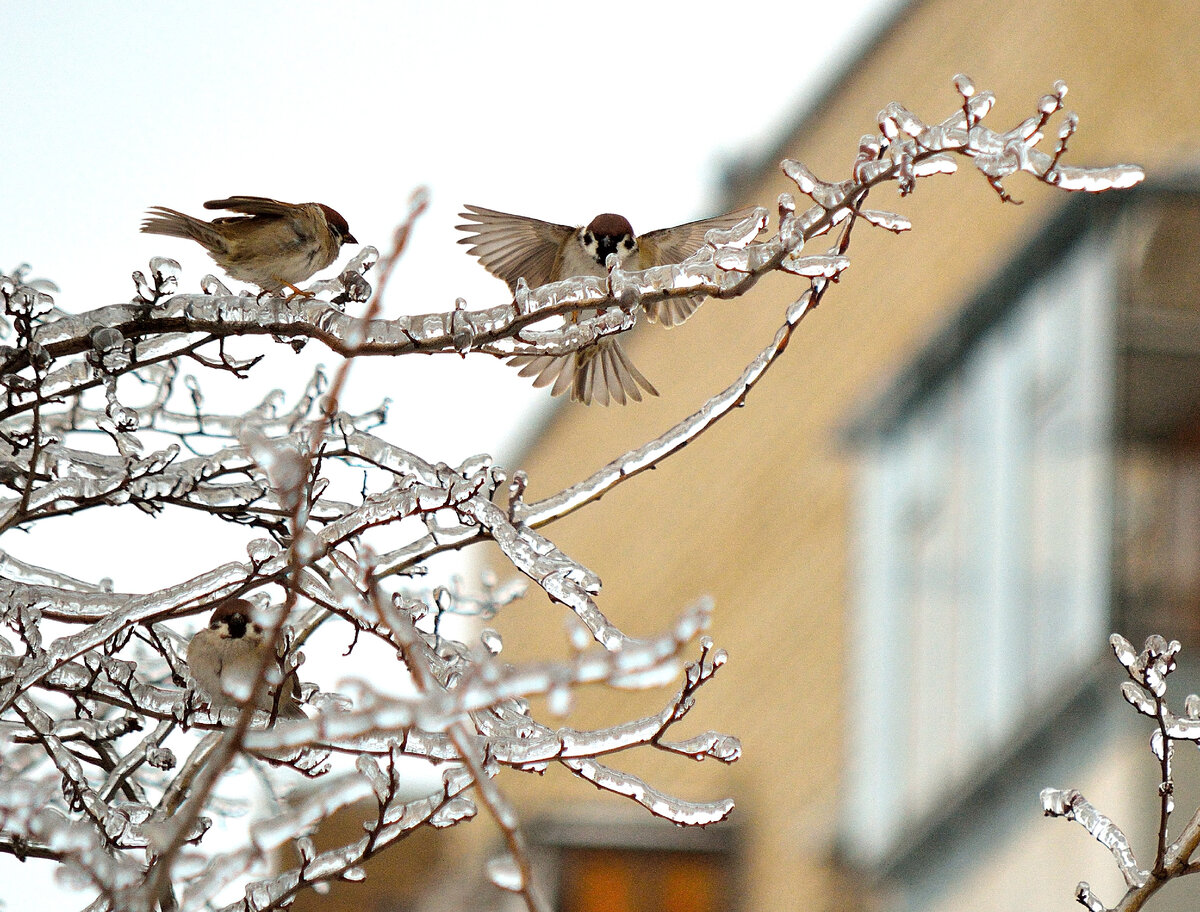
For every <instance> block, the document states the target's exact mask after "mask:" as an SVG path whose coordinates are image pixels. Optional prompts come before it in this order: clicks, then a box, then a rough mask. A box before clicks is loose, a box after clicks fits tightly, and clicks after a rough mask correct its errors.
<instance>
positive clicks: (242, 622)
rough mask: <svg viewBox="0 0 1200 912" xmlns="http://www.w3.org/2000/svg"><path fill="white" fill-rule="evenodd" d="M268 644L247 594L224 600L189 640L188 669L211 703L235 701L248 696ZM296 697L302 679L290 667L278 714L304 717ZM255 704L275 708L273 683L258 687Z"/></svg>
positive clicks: (266, 709)
mask: <svg viewBox="0 0 1200 912" xmlns="http://www.w3.org/2000/svg"><path fill="white" fill-rule="evenodd" d="M267 648H269V646H268V644H267V642H266V640H264V639H263V629H262V625H261V624H259V623H257V622H255V620H254V606H253V605H252V604H250V602H248V601H246V600H245V599H241V598H232V599H227V600H226V601H224V602H222V603H221V604H219V605H218V606H217V607H216V609H215V610H214V611H213V613H212V617H211V618H210V619H209V622H208V626H207V627H205V628H204V629H203V630H198V631H196V633H195V635H194V636H193V637H192V640H191V642H190V643H188V648H187V665H188V671H189V672H190V673H191V676H192V679H193V680H194V681H195V682H196V684H197V685H198V686H199V687H200V689H201V690H203V691H204V693H205V694H206V695H207V696H208V698H209V700H210V701H211V703H212V705H213V706H214V707H216V708H218V709H219V708H222V707H227V706H238V705H240V704H241V703H242V701H243V700H245V698H246V697H247V696H248V695H249V693H250V688H251V687H252V686H253V684H254V681H255V676H256V675H257V673H258V669H259V665H260V663H261V662H262V656H263V650H265V649H267ZM271 667H277V666H275V663H274V661H273V657H272V662H271V664H270V665H269V666H268V671H270V669H271ZM299 699H300V682H299V681H298V680H297V679H296V675H295V673H294V672H293V673H292V674H289V675H288V677H287V679H286V680H285V681H284V682H283V687H282V688H280V693H279V708H278V716H279V718H281V719H306V718H308V716H307V715H306V714H305V712H304V710H303V709H301V708H300V704H299ZM255 708H256V709H261V710H263V711H264V712H268V713H269V712H274V711H276V710H275V694H274V690H273V688H265V687H264V688H260V689H259V692H258V699H257V701H256V702H255Z"/></svg>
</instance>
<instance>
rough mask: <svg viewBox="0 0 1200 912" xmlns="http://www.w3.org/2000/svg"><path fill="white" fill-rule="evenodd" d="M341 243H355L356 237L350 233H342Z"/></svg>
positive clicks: (356, 241)
mask: <svg viewBox="0 0 1200 912" xmlns="http://www.w3.org/2000/svg"><path fill="white" fill-rule="evenodd" d="M342 243H343V244H357V243H358V238H356V237H355V236H354V235H352V234H343V235H342Z"/></svg>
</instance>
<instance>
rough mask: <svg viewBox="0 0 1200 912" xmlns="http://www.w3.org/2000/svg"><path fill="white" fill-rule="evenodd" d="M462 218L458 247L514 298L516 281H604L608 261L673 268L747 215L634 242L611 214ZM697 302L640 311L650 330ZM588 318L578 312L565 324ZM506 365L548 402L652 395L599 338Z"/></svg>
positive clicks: (616, 349)
mask: <svg viewBox="0 0 1200 912" xmlns="http://www.w3.org/2000/svg"><path fill="white" fill-rule="evenodd" d="M466 210H467V211H466V212H462V213H460V215H461V217H462V218H465V219H468V220H469V221H468V223H467V224H463V225H459V226H457V227H458V229H459V230H460V231H465V232H467V233H468V234H467V237H464V238H459V241H458V242H459V243H460V244H470V245H472V246H471V249H470V252H471V253H472V254H474V255H475V256H477V257H478V258H479V262H480V263H482V264H483V266H484V268H486V269H487V271H488V272H490V273H491V274H492V275H494V276H496V277H497V278H499V279H503V280H504V281H505V282H506V283H507V284H508V287H509V290H510V291H515V290H516V287H517V280H518V279H520V278H524V279H525V281H526V283H527V284H528V285H529V287H530V288H537V287H538V286H540V285H545V284H547V283H548V282H557V281H560V280H562V279H567V278H570V277H572V276H606V275H608V268H607V266H606V265H605V264H606V262H607V260H608V257H609V255H610V254H614V253H615V254H616V255H617V263H618V264H619V265H620V266H621V268H623V269H649V268H650V267H651V266H663V265H666V264H669V263H679V262H682V261H683V260H685V259H687V258H688V257H689V256H691V255H692V254H693V253H695V252H696V251H697V250H699V249H700V247H701V246H702V245H703V244H704V235H705V234H706V233H707V232H708V231H710V230H712V229H713V228H731V227H733V226H734V225H736V224H737V223H738V222H740V221H741V220H742V219H744V218H745V217H746V216H748V215H749V214H750V213H751V212H752V211H753V210H751V209H744V210H741V211H739V212H731V213H729V214H728V215H720V216H716V217H715V218H709V219H702V220H700V221H697V222H688V223H687V224H685V225H677V226H675V227H674V228H662V229H660V230H658V231H650V232H647V233H646V234H642V235H634V233H633V227H632V226H631V225H630V224H629V220H628V219H626V218H625V217H624V216H620V215H615V214H613V213H611V212H606V213H604V214H603V215H598V216H596V217H595V218H594V219H592V220H591V222H589V223H588V224H587V225H585V226H581V227H577V228H572V227H571V226H570V225H557V224H554V223H553V222H543V221H541V220H540V219H535V218H528V217H527V216H523V215H513V214H511V213H508V212H497V211H495V210H494V209H484V208H483V207H482V206H470V205H468V206H466ZM703 300H704V296H703V295H700V296H693V297H679V298H671V299H669V300H667V301H659V302H656V303H654V304H649V305H647V306H646V315H647V316H648V317H649V318H650V320H651V321H652V322H658V323H662V324H663V325H664V326H667V327H671V326H678V325H679V324H680V323H682V322H683V321H684V320H686V319H687V318H688V317H690V316H691V315H692V314H693V313H695V312H696V308H698V307H699V306H700V303H701V302H702V301H703ZM595 313H596V311H594V310H584V311H580V312H579V313H578V314H571V315H570V316H569V318H568V319H570V320H578V319H580V318H582V317H587V316H592V315H594V314H595ZM508 363H509V364H512V365H513V366H514V367H519V368H520V374H521V376H522V377H533V378H534V381H533V385H534V386H551V384H553V385H552V386H551V389H550V393H551V395H554V396H558V395H561V394H562V393H565V392H566V391H567V390H570V391H571V398H572V399H573V400H575V401H576V402H582V403H584V404H585V405H589V404H591V403H592V402H598V403H600V404H601V405H608V404H609V402H610V401H612V402H616V403H619V404H621V405H624V404H625V403H626V402H627V401H628V400H630V399H632V400H634V401H635V402H641V401H642V392H643V391H645V392H647V393H649V394H650V395H652V396H657V395H658V390H656V389H655V388H654V386H653V385H652V384H651V383H650V381H649V380H647V379H646V378H645V377H644V376H643V375H642V372H641V371H639V370H638V369H637V368H636V367H635V366H634V364H633V362H632V361H630V360H629V357H628V356H627V355H626V354H625V352H624V350H623V349H622V348H621V343H620V340H619V339H618V338H617V337H616V336H605V337H603V338H602V339H600V340H599V341H598V342H596V343H595V344H594V345H589V346H587V347H585V348H582V349H580V350H579V351H576V352H571V353H570V354H566V355H559V356H553V355H514V356H513V357H511V358H510V359H509V362H508Z"/></svg>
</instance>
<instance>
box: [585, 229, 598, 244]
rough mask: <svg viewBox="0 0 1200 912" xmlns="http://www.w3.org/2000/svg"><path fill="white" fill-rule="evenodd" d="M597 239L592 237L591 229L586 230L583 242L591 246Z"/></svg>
mask: <svg viewBox="0 0 1200 912" xmlns="http://www.w3.org/2000/svg"><path fill="white" fill-rule="evenodd" d="M595 240H596V239H595V238H594V237H592V233H591V232H590V231H585V232H584V233H583V242H584V243H585V244H587V245H588V246H589V247H590V246H591V245H592V243H593V242H594V241H595Z"/></svg>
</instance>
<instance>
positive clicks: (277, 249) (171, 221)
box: [142, 196, 358, 293]
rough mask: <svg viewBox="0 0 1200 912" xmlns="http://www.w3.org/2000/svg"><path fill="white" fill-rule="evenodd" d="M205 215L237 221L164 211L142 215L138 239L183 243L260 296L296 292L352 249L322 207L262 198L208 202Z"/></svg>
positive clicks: (341, 223) (350, 239) (342, 224)
mask: <svg viewBox="0 0 1200 912" xmlns="http://www.w3.org/2000/svg"><path fill="white" fill-rule="evenodd" d="M204 208H205V209H227V210H229V211H230V212H241V213H243V214H242V215H229V216H222V217H220V218H215V219H213V220H212V221H211V222H206V221H204V220H203V219H198V218H194V217H193V216H190V215H184V214H183V213H182V212H177V211H175V210H174V209H167V208H166V207H165V206H155V207H153V208H151V209H150V210H148V212H147V218H146V220H145V221H144V222H142V232H143V233H144V234H165V235H167V236H168V237H181V238H188V239H190V240H193V241H195V242H196V243H198V244H199V245H200V246H201V247H203V248H204V249H205V250H207V251H208V254H209V256H211V257H212V258H213V259H214V260H215V261H216V263H217V265H218V266H220V267H221V268H222V269H224V270H225V271H226V272H227V273H229V275H230V276H232V277H233V278H235V279H238V280H239V281H242V282H249V283H250V284H252V285H257V286H258V287H259V288H261V289H262V290H263V291H265V292H270V293H274V292H278V291H282V290H283V288H284V287H287V288H290V289H292V291H294V292H298V293H299V292H300V290H299V289H298V288H297V287H296V284H297V283H298V282H303V281H304V280H305V279H307V278H308V277H309V276H311V275H312V274H313V273H315V272H319V271H320V270H322V269H324V268H325V267H326V266H328V265H329V264H330V263H332V262H333V261H334V260H336V259H337V255H338V253H339V252H340V251H341V249H342V245H343V244H357V243H358V241H357V240H356V239H355V237H354V235H352V234H351V233H350V226H349V225H348V224H347V223H346V220H345V219H344V218H342V216H341V214H340V213H338V212H337V210H335V209H331V208H330V207H329V206H326V205H325V204H324V203H281V202H280V201H279V200H273V199H267V198H266V197H265V196H231V197H229V198H228V199H222V200H209V201H208V202H207V203H205V204H204Z"/></svg>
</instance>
